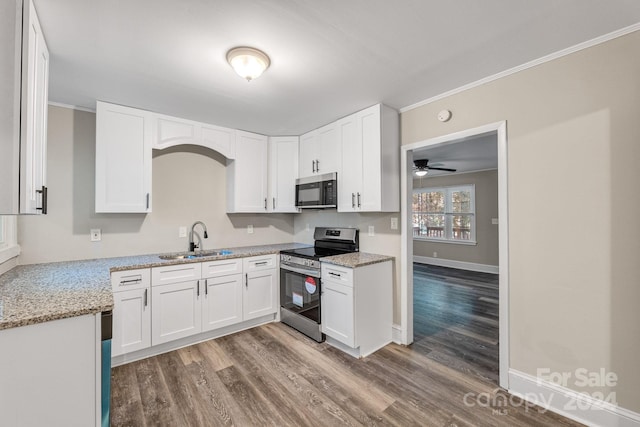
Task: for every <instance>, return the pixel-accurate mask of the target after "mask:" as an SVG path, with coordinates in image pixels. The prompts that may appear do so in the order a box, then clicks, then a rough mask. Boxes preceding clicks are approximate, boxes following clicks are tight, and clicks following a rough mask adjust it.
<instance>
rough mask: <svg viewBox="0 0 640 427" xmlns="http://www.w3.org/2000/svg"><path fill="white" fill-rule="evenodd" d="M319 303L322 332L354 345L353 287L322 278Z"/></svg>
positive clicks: (351, 345) (350, 345)
mask: <svg viewBox="0 0 640 427" xmlns="http://www.w3.org/2000/svg"><path fill="white" fill-rule="evenodd" d="M321 304H322V305H321V306H322V310H321V317H322V332H323V333H325V334H326V335H327V336H330V337H331V338H333V339H335V340H337V341H340V342H341V343H344V344H346V345H348V346H349V347H355V346H356V345H355V333H354V323H355V321H354V319H355V317H354V310H353V307H354V304H353V288H352V287H350V286H345V285H342V284H339V283H333V282H330V281H326V280H324V281H322V299H321Z"/></svg>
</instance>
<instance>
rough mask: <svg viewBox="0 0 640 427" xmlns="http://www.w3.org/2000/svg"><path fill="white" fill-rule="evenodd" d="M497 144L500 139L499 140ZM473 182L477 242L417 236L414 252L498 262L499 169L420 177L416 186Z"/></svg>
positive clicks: (415, 183)
mask: <svg viewBox="0 0 640 427" xmlns="http://www.w3.org/2000/svg"><path fill="white" fill-rule="evenodd" d="M496 144H497V142H496ZM466 184H473V185H475V189H476V215H475V218H476V242H477V244H476V245H458V244H453V243H438V242H433V241H426V240H419V239H415V240H414V241H413V255H417V256H423V257H433V253H434V252H437V253H438V258H442V259H447V260H454V261H462V262H471V263H476V264H484V265H492V266H497V265H498V226H497V225H494V224H491V219H492V218H498V171H496V170H491V171H483V172H473V173H463V174H452V175H444V176H434V177H430V178H416V179H414V180H413V188H414V189H416V188H424V187H446V186H451V185H466Z"/></svg>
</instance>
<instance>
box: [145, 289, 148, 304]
mask: <svg viewBox="0 0 640 427" xmlns="http://www.w3.org/2000/svg"><path fill="white" fill-rule="evenodd" d="M148 295H149V289H145V290H144V306H145V307H146V306H147V305H149V299H148V298H149V296H148Z"/></svg>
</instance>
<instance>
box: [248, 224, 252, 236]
mask: <svg viewBox="0 0 640 427" xmlns="http://www.w3.org/2000/svg"><path fill="white" fill-rule="evenodd" d="M247 233H248V234H253V224H249V225H247Z"/></svg>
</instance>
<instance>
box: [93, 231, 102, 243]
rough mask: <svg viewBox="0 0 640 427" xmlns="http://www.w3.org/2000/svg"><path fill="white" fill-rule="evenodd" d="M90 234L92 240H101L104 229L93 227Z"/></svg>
mask: <svg viewBox="0 0 640 427" xmlns="http://www.w3.org/2000/svg"><path fill="white" fill-rule="evenodd" d="M90 235H91V241H92V242H99V241H100V240H102V230H100V229H99V228H92V229H91V232H90Z"/></svg>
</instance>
